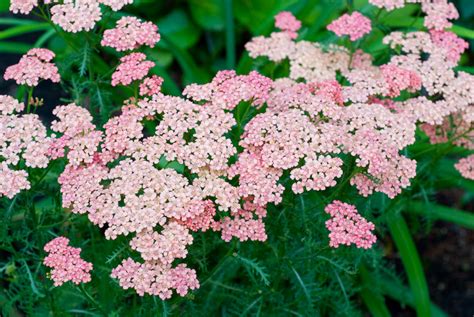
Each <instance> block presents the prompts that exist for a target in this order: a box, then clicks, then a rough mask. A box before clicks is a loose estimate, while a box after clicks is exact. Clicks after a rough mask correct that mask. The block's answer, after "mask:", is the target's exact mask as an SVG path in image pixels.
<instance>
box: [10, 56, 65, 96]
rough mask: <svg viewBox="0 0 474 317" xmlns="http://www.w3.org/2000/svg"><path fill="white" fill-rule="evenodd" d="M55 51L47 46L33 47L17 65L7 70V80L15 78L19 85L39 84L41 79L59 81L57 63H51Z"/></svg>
mask: <svg viewBox="0 0 474 317" xmlns="http://www.w3.org/2000/svg"><path fill="white" fill-rule="evenodd" d="M54 56H55V55H54V53H53V52H51V51H50V50H48V49H45V48H33V49H31V50H29V51H28V52H27V53H26V54H25V55H23V56H22V57H21V59H20V61H19V62H18V64H16V65H12V66H9V67H8V68H7V69H6V70H5V74H4V76H3V77H4V78H5V80H8V79H14V80H15V81H16V83H17V84H18V85H27V86H30V87H34V86H37V85H38V83H39V80H40V79H44V80H48V79H49V80H51V81H52V82H55V83H57V82H59V80H60V76H59V73H58V68H57V67H56V65H54V64H53V63H51V60H52V59H53V58H54Z"/></svg>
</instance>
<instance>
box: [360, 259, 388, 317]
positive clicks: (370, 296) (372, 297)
mask: <svg viewBox="0 0 474 317" xmlns="http://www.w3.org/2000/svg"><path fill="white" fill-rule="evenodd" d="M360 277H361V279H362V289H361V291H360V295H361V297H362V300H363V301H364V304H365V305H366V306H367V308H368V310H369V312H370V313H371V314H372V316H374V317H390V316H392V315H391V314H390V312H389V310H388V308H387V305H385V299H384V297H383V295H382V294H380V293H378V292H376V291H375V289H374V283H375V281H374V280H373V278H372V277H371V276H370V273H369V271H368V270H367V268H366V267H365V266H361V267H360Z"/></svg>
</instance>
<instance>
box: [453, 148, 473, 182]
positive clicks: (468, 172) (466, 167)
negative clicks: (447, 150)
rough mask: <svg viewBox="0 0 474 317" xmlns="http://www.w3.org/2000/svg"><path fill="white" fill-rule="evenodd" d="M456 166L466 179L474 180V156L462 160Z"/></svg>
mask: <svg viewBox="0 0 474 317" xmlns="http://www.w3.org/2000/svg"><path fill="white" fill-rule="evenodd" d="M454 166H455V167H456V169H457V170H458V171H459V173H461V175H462V176H463V177H464V178H467V179H471V180H474V154H471V155H469V156H468V157H466V158H463V159H460V160H459V162H457V163H456V164H455V165H454Z"/></svg>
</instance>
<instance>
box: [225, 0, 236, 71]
mask: <svg viewBox="0 0 474 317" xmlns="http://www.w3.org/2000/svg"><path fill="white" fill-rule="evenodd" d="M224 2H225V40H226V41H225V42H226V59H227V68H228V69H234V68H235V34H234V12H233V9H232V2H233V1H232V0H224Z"/></svg>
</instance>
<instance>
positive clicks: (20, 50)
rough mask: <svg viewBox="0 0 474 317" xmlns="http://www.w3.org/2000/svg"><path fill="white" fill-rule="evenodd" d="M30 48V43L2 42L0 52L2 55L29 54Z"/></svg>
mask: <svg viewBox="0 0 474 317" xmlns="http://www.w3.org/2000/svg"><path fill="white" fill-rule="evenodd" d="M30 48H31V45H30V44H28V43H21V42H0V52H2V53H14V54H24V53H26V52H28V50H29V49H30Z"/></svg>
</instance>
